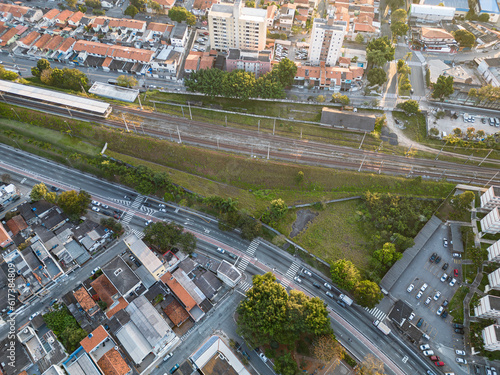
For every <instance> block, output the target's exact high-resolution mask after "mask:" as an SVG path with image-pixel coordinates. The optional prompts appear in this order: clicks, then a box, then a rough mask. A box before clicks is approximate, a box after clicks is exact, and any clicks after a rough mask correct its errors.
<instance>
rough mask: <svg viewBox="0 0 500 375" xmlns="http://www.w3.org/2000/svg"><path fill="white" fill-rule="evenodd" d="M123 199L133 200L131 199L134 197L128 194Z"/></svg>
mask: <svg viewBox="0 0 500 375" xmlns="http://www.w3.org/2000/svg"><path fill="white" fill-rule="evenodd" d="M123 199H126V200H128V201H131V200H132V198H131V197H129V196H128V195H124V196H123Z"/></svg>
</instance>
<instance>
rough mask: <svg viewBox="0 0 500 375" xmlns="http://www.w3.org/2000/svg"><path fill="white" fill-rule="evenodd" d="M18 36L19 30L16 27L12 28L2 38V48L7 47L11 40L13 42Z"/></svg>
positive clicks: (0, 37) (0, 38) (0, 44)
mask: <svg viewBox="0 0 500 375" xmlns="http://www.w3.org/2000/svg"><path fill="white" fill-rule="evenodd" d="M16 34H17V29H16V28H15V27H11V28H10V29H9V30H7V31H6V32H5V33H4V34H3V35H2V36H0V40H1V41H2V43H0V46H5V45H6V44H7V42H8V41H9V40H11V39H12V38H13V37H14V36H15V35H16Z"/></svg>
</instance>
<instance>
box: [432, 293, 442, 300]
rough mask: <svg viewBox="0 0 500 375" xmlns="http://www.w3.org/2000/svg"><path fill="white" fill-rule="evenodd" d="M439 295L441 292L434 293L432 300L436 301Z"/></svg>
mask: <svg viewBox="0 0 500 375" xmlns="http://www.w3.org/2000/svg"><path fill="white" fill-rule="evenodd" d="M439 297H441V292H440V291H437V292H436V294H434V301H437V300H438V299H439Z"/></svg>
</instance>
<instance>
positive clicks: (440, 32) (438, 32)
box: [422, 27, 454, 39]
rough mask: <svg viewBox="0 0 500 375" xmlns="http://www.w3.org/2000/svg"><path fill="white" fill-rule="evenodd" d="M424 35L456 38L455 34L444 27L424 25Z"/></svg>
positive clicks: (438, 37) (427, 36)
mask: <svg viewBox="0 0 500 375" xmlns="http://www.w3.org/2000/svg"><path fill="white" fill-rule="evenodd" d="M422 37H424V38H429V39H434V38H437V39H454V38H453V35H451V34H450V33H449V32H447V31H446V30H444V29H436V28H433V27H422Z"/></svg>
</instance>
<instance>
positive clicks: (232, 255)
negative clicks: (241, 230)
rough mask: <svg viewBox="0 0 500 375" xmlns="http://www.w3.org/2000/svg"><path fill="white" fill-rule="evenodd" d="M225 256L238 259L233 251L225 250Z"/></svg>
mask: <svg viewBox="0 0 500 375" xmlns="http://www.w3.org/2000/svg"><path fill="white" fill-rule="evenodd" d="M227 256H228V257H229V258H231V259H238V257H237V256H236V255H235V254H233V253H231V252H229V251H228V252H227Z"/></svg>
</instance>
